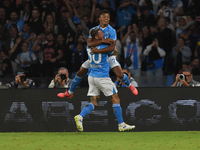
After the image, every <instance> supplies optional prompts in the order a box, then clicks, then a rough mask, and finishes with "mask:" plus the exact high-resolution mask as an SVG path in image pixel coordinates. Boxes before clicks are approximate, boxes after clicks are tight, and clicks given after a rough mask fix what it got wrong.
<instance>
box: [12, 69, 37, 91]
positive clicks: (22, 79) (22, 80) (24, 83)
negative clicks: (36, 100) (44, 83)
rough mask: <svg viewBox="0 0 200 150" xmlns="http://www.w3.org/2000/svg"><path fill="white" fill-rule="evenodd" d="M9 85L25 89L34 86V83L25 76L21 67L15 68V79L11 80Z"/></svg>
mask: <svg viewBox="0 0 200 150" xmlns="http://www.w3.org/2000/svg"><path fill="white" fill-rule="evenodd" d="M9 87H10V88H16V89H26V88H35V87H36V85H35V82H34V81H33V80H32V79H29V78H27V77H26V73H25V71H24V70H23V69H17V70H16V71H15V81H12V82H11V83H10V85H9Z"/></svg>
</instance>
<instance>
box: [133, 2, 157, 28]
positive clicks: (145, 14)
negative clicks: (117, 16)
mask: <svg viewBox="0 0 200 150" xmlns="http://www.w3.org/2000/svg"><path fill="white" fill-rule="evenodd" d="M154 22H156V19H155V17H154V15H153V14H151V10H150V7H149V6H143V8H142V13H141V12H140V10H138V11H137V18H136V19H135V18H132V23H136V24H137V26H138V28H139V29H140V30H142V28H143V27H144V25H147V26H150V24H151V23H154Z"/></svg>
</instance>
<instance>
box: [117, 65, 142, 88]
mask: <svg viewBox="0 0 200 150" xmlns="http://www.w3.org/2000/svg"><path fill="white" fill-rule="evenodd" d="M122 71H123V73H125V74H126V75H127V76H128V78H129V81H130V83H131V84H132V85H133V86H134V87H138V83H137V82H136V81H135V79H134V78H133V77H131V72H130V70H129V69H128V68H124V69H123V70H122ZM115 85H116V87H127V86H126V84H125V83H123V82H122V81H121V80H120V79H119V78H117V80H116V81H115Z"/></svg>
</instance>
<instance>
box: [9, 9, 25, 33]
mask: <svg viewBox="0 0 200 150" xmlns="http://www.w3.org/2000/svg"><path fill="white" fill-rule="evenodd" d="M10 18H11V21H10V23H9V24H8V25H7V29H9V28H10V25H11V24H15V25H17V28H18V31H19V32H20V31H22V29H23V24H24V21H21V20H19V18H18V14H17V12H15V11H13V12H12V13H11V14H10Z"/></svg>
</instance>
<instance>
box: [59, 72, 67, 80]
mask: <svg viewBox="0 0 200 150" xmlns="http://www.w3.org/2000/svg"><path fill="white" fill-rule="evenodd" d="M59 76H60V78H61V80H65V79H66V78H67V77H66V74H62V73H61V74H59Z"/></svg>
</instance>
